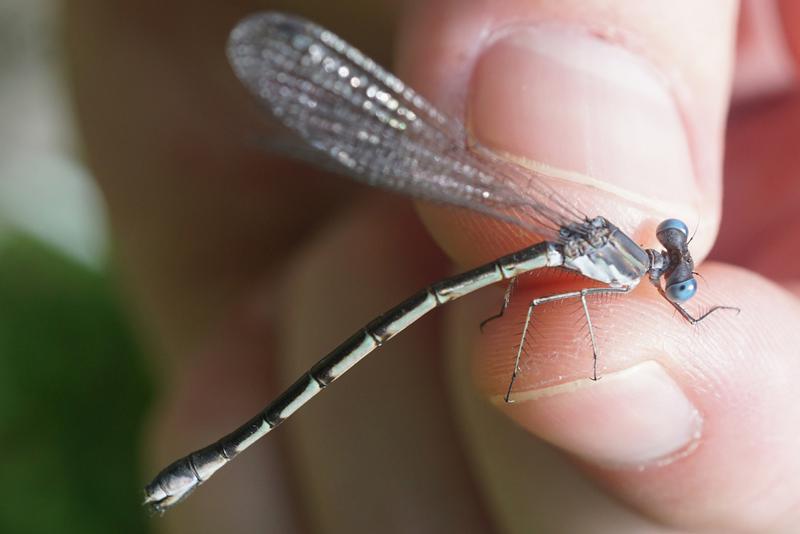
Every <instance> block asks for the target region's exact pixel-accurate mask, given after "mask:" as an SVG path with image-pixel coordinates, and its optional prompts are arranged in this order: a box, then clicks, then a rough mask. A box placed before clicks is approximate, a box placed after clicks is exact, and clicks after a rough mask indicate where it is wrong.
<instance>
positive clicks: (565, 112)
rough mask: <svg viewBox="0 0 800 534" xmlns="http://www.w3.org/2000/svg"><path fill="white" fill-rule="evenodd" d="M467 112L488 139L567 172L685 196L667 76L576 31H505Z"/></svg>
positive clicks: (684, 141)
mask: <svg viewBox="0 0 800 534" xmlns="http://www.w3.org/2000/svg"><path fill="white" fill-rule="evenodd" d="M467 119H468V121H469V126H470V129H471V130H472V132H473V134H474V135H475V136H476V137H477V138H478V139H479V140H480V141H481V142H482V143H483V144H485V145H488V146H489V147H491V148H493V149H496V150H500V151H502V152H505V153H507V154H510V155H511V156H513V157H517V158H521V159H522V160H526V161H527V163H528V164H532V165H534V166H536V165H541V164H543V165H546V166H547V168H548V169H550V170H551V172H552V171H553V170H555V171H561V173H557V174H563V175H564V176H566V177H569V176H573V177H579V178H580V179H581V180H582V179H589V180H596V181H599V182H600V183H601V184H603V183H605V184H613V186H614V188H615V189H619V188H622V190H624V191H630V192H633V193H636V194H639V195H644V196H646V197H651V198H658V199H660V200H661V201H665V200H666V201H685V200H686V198H687V195H688V194H691V193H693V192H694V190H695V185H694V172H693V164H692V158H691V152H690V148H689V146H690V145H689V138H688V136H687V134H686V129H685V127H684V121H683V120H682V117H681V113H680V109H679V107H678V105H677V101H676V100H675V98H674V97H673V94H672V92H671V91H670V89H669V86H668V84H667V83H666V78H665V77H664V76H661V75H660V74H659V72H658V71H657V70H656V69H655V68H654V67H653V66H652V65H651V64H650V63H648V62H647V61H646V60H645V59H643V58H641V57H639V56H637V55H635V54H633V53H632V52H630V51H629V50H627V49H626V48H624V47H622V46H619V45H616V44H613V43H611V42H609V41H607V40H604V39H601V38H599V37H595V36H593V35H591V34H589V33H588V32H587V31H582V30H580V29H577V28H562V27H557V26H550V25H543V26H531V27H525V28H522V29H516V30H514V31H512V32H510V33H508V34H507V35H503V36H502V37H500V38H499V39H498V40H497V41H495V42H494V43H493V44H492V45H490V46H489V48H488V49H487V50H486V51H485V52H484V53H483V55H482V56H481V57H480V59H479V60H478V62H477V64H476V68H475V72H474V77H473V80H472V86H471V93H470V98H469V109H468V116H467Z"/></svg>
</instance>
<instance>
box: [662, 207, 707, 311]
mask: <svg viewBox="0 0 800 534" xmlns="http://www.w3.org/2000/svg"><path fill="white" fill-rule="evenodd" d="M656 237H657V238H658V241H659V242H660V243H661V244H662V245H663V246H664V248H665V249H666V250H667V257H668V259H669V265H668V266H667V268H666V269H665V270H664V273H663V275H664V293H665V294H666V297H667V298H668V299H669V300H671V301H672V302H678V303H680V302H686V301H687V300H689V299H690V298H692V297H693V296H694V294H695V293H697V281H696V280H695V279H694V275H693V272H692V271H693V269H694V261H692V256H691V254H689V248H688V246H687V244H688V239H689V228H688V227H687V226H686V223H684V222H683V221H681V220H679V219H667V220H665V221H663V222H662V223H661V224H659V225H658V228H657V229H656Z"/></svg>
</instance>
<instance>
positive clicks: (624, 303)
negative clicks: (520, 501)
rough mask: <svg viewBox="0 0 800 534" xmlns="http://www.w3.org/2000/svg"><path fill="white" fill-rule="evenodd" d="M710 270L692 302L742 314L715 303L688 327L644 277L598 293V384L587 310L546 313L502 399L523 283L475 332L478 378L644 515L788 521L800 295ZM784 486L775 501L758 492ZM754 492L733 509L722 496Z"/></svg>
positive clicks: (756, 523) (675, 519)
mask: <svg viewBox="0 0 800 534" xmlns="http://www.w3.org/2000/svg"><path fill="white" fill-rule="evenodd" d="M702 271H703V273H704V275H705V277H706V279H707V280H708V282H707V283H706V284H704V285H703V286H702V287H701V292H700V294H699V296H698V297H697V299H698V302H691V303H689V304H687V306H689V307H690V310H691V311H692V312H696V311H698V310H703V309H708V308H709V307H710V306H712V305H713V304H723V305H733V306H736V307H738V308H740V310H741V311H740V312H736V311H735V310H718V311H717V312H715V313H714V314H712V315H711V316H709V318H708V319H706V320H704V321H703V322H701V323H699V324H698V325H696V326H691V325H689V324H688V323H686V322H685V321H683V319H682V318H681V317H680V316H679V315H677V314H675V313H673V311H672V308H671V306H670V305H669V304H668V303H666V302H665V301H664V300H663V299H661V298H660V296H659V295H657V294H655V292H654V291H645V289H647V288H642V290H640V291H637V292H635V293H634V294H632V295H630V296H623V297H619V298H615V299H613V300H611V301H607V302H594V303H592V302H590V303H589V309H590V311H591V314H592V315H591V317H592V322H593V324H594V329H595V334H596V339H597V347H598V358H599V365H598V370H599V371H598V374H599V375H600V376H601V379H600V380H599V381H597V382H594V381H592V380H589V378H590V377H591V361H592V351H591V345H590V342H589V340H588V339H587V338H586V335H585V334H584V335H581V332H582V331H584V328H582V327H584V324H585V323H584V320H583V316H582V310H581V309H580V307H579V306H570V305H563V306H554V307H553V309H551V310H550V311H549V312H548V311H546V310H542V313H541V315H540V316H539V319H540V320H539V322H538V325H537V329H536V331H535V333H534V336H533V337H532V338H531V339H529V340H527V343H528V344H527V345H526V346H527V351H526V352H525V353H524V356H523V358H522V360H521V365H520V369H521V376H520V377H519V379H518V380H517V382H516V383H515V392H516V393H515V395H516V398H517V401H518V402H516V403H515V404H513V405H506V404H505V403H503V402H502V401H501V400H500V397H501V396H502V395H503V394H504V393H505V389H504V388H506V387H507V385H508V379H509V377H510V375H511V372H512V370H513V366H514V359H513V349H514V347H515V346H516V343H518V342H519V339H518V338H516V337H515V336H518V335H519V325H520V320H521V319H520V313H521V312H522V311H523V310H524V309H525V308H526V304H527V302H528V301H529V299H530V295H524V292H520V293H523V294H522V295H520V294H518V295H517V297H518V298H520V297H521V298H522V299H523V300H524V302H523V304H522V306H521V307H520V306H518V307H517V308H515V309H514V310H513V311H512V312H511V313H508V314H507V315H508V319H504V320H503V321H507V322H506V324H505V325H504V327H505V331H503V330H501V329H500V328H496V329H495V335H494V336H492V335H491V333H490V334H489V335H487V336H482V338H481V339H480V340H479V343H478V348H477V353H476V356H475V360H474V367H473V369H474V376H475V379H476V380H477V382H478V384H479V387H480V388H481V389H482V390H483V391H484V392H485V394H486V395H488V396H489V397H490V398H493V399H494V400H495V401H496V402H495V404H498V405H499V407H500V409H501V410H502V411H503V412H505V413H506V414H507V415H509V416H510V417H511V418H512V419H513V420H514V421H515V422H516V423H518V424H519V425H520V426H521V427H522V428H524V429H525V430H527V431H528V432H530V433H532V434H534V435H536V436H538V437H540V438H542V439H544V440H546V441H548V442H549V443H551V444H553V445H555V446H556V447H558V448H559V449H561V450H562V451H564V452H566V453H567V454H568V455H570V456H572V457H574V458H577V459H578V462H579V464H580V465H582V466H583V467H584V470H585V472H586V473H587V474H588V475H589V476H590V477H591V478H593V479H595V480H596V481H598V482H600V483H601V484H603V485H604V486H605V487H607V488H608V489H609V491H611V492H612V494H614V495H616V496H618V497H620V498H622V499H623V500H625V501H627V502H628V503H631V504H633V505H634V506H635V507H636V508H637V509H638V510H640V511H641V512H642V513H644V514H645V515H647V516H649V517H652V518H654V519H657V520H658V521H660V522H664V523H667V524H670V525H672V526H679V527H683V528H687V527H689V528H691V527H696V526H698V525H701V524H705V525H715V526H717V527H718V528H723V529H725V528H732V526H733V525H736V524H747V525H750V526H753V528H755V529H756V530H758V528H759V527H761V528H763V527H764V526H765V525H771V524H774V523H775V522H776V521H780V520H782V519H784V514H785V513H786V506H787V499H789V498H790V497H789V496H790V495H793V494H795V492H797V491H800V487H798V484H797V483H796V482H795V475H794V473H797V472H799V471H800V461H798V460H797V458H796V455H795V454H794V452H793V447H791V446H790V444H791V443H793V442H794V441H795V440H796V439H798V432H800V431H798V430H797V425H794V424H792V423H791V421H793V420H795V418H796V417H798V416H800V410H798V408H796V406H797V404H798V402H797V400H798V399H797V393H796V388H795V387H794V385H793V384H795V383H796V382H797V380H800V369H798V366H797V365H796V361H795V360H796V347H797V345H798V343H800V334H798V333H797V332H796V328H794V327H793V326H792V325H794V324H796V322H797V321H798V319H800V305H798V302H797V299H796V298H795V297H794V296H793V295H792V294H790V293H789V292H787V291H785V290H783V289H782V288H780V287H778V286H776V285H774V284H772V283H770V282H769V281H767V280H765V279H763V278H761V277H759V276H758V275H755V274H753V273H750V272H748V271H745V270H742V269H738V268H735V267H731V266H726V265H719V264H705V265H703V266H702ZM650 289H652V288H650ZM576 318H577V320H576ZM498 322H499V321H498ZM576 341H579V342H580V343H576ZM581 344H582V346H581ZM498 400H499V402H497V401H498ZM743 458H747V461H746V462H743V461H742V459H743ZM776 483H777V484H779V485H780V486H781V490H780V491H777V490H776V491H777V494H776V495H773V497H772V499H773V500H772V501H769V500H764V499H762V498H761V497H760V495H762V494H763V492H765V491H768V490H767V488H773V487H774V484H776ZM769 491H772V489H770V490H769ZM755 501H757V502H758V505H757V506H753V507H751V508H747V509H737V510H735V511H731V510H730V509H729V508H727V507H724V506H722V505H721V504H718V503H721V502H755ZM665 503H669V505H667V504H665Z"/></svg>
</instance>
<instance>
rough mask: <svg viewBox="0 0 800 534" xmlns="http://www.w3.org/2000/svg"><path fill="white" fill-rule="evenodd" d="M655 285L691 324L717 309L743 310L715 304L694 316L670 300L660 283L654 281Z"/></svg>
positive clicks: (737, 311)
mask: <svg viewBox="0 0 800 534" xmlns="http://www.w3.org/2000/svg"><path fill="white" fill-rule="evenodd" d="M653 285H654V286H656V289H658V292H659V294H661V296H662V297H664V300H666V301H667V302H669V303H670V304H672V307H673V308H675V309H676V310H678V312H679V313H680V314H681V315H682V316H683V318H684V319H686V321H687V322H688V323H689V324H691V325H696V324H697V323H699V322H700V321H702V320H703V319H705V318H706V317H708V316H709V315H711V314H712V313H714V312H715V311H717V310H732V311H735V312H736V313H737V314H738V313H739V312H741V311H742V310H741V309H739V308H737V307H736V306H714V307H712V308H711V309H710V310H708V311H707V312H705V313H704V314H702V315H701V316H700V317H693V316H692V314H691V313H689V312H688V310H686V308H684V307H683V306H681V305H680V304H679V303H677V302H672V301H671V300H669V298H667V294H666V292H664V288H662V287H661V284H660V283H658V282H653Z"/></svg>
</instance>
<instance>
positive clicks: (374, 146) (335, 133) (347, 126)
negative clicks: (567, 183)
mask: <svg viewBox="0 0 800 534" xmlns="http://www.w3.org/2000/svg"><path fill="white" fill-rule="evenodd" d="M228 57H229V59H230V62H231V65H232V66H233V69H234V71H235V72H236V74H237V76H238V77H239V78H240V79H241V81H242V82H243V83H244V84H245V85H246V86H247V87H248V88H249V89H250V90H251V91H252V92H253V93H254V94H255V95H256V96H257V97H258V98H259V100H260V101H261V102H262V103H264V104H265V105H266V106H267V107H268V109H269V110H271V112H272V113H273V114H274V115H275V116H276V117H277V118H278V119H279V120H280V121H281V122H283V123H284V124H285V125H286V126H287V127H288V128H289V129H290V130H293V131H294V132H295V133H296V134H298V135H299V136H300V137H301V138H302V139H303V140H304V141H305V142H306V143H308V145H309V146H311V147H313V149H315V150H316V151H317V152H318V153H319V154H320V155H324V158H325V159H326V160H327V161H325V162H324V166H325V167H327V168H331V167H334V168H338V169H340V170H341V172H343V173H345V174H347V175H349V176H351V177H353V178H355V179H356V180H359V181H361V182H364V183H367V184H369V185H372V186H377V187H382V188H386V189H390V190H393V191H397V192H401V193H404V194H407V195H411V196H414V197H417V198H421V199H425V200H432V201H436V202H444V203H448V204H452V205H455V206H460V207H465V208H468V209H471V210H474V211H478V212H481V213H484V214H488V215H490V216H492V217H495V218H497V219H500V220H504V221H509V222H512V223H514V224H517V225H519V226H521V227H523V228H527V229H530V230H534V231H536V232H537V233H539V234H544V235H548V236H554V235H557V233H558V230H559V228H561V227H562V226H565V225H567V224H569V223H572V222H576V221H580V220H582V219H584V216H583V215H582V214H581V213H578V212H577V211H576V210H575V209H573V208H571V207H570V206H569V204H568V203H567V202H565V201H564V199H562V198H561V197H559V195H558V194H557V193H556V192H555V191H554V190H553V189H552V188H550V187H549V186H547V185H546V184H545V183H544V182H543V181H542V179H541V178H542V177H541V176H540V175H537V173H535V172H533V171H530V170H529V169H525V168H522V167H520V166H518V165H515V164H514V163H511V162H509V161H507V160H504V159H501V158H500V157H498V156H496V155H495V154H493V153H492V152H491V151H489V150H488V149H485V148H481V147H478V146H475V145H474V144H473V145H472V146H470V145H469V144H468V142H469V137H468V135H467V132H466V131H465V129H464V127H463V126H462V125H461V124H460V123H459V122H458V121H455V120H453V119H450V118H448V117H446V116H444V115H443V114H442V113H440V112H438V111H437V110H436V109H435V108H434V107H433V106H432V105H431V104H429V103H428V102H427V101H426V100H425V99H424V98H422V97H421V96H419V95H418V94H417V93H415V92H414V91H413V90H412V89H411V88H409V87H407V86H406V85H405V84H404V83H403V82H402V81H400V80H399V79H398V78H396V77H395V76H393V75H392V74H390V73H388V72H386V71H385V70H383V69H382V68H381V67H379V66H378V65H377V64H375V62H374V61H372V60H371V59H369V58H367V57H365V56H364V55H363V54H362V53H361V52H359V51H358V50H356V49H355V48H353V47H352V46H350V45H349V44H347V43H346V42H344V41H343V40H341V39H339V38H338V37H336V36H335V35H333V34H332V33H331V32H329V31H327V30H325V29H323V28H321V27H319V26H317V25H315V24H313V23H312V22H309V21H307V20H305V19H302V18H299V17H295V16H291V15H285V14H282V13H275V12H265V13H259V14H255V15H252V16H250V17H248V18H246V19H244V20H243V21H242V22H240V23H239V24H238V25H237V26H236V28H235V29H234V30H233V32H232V33H231V36H230V40H229V43H228ZM309 159H316V160H317V161H318V162H319V159H318V158H313V157H312V158H309Z"/></svg>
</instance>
